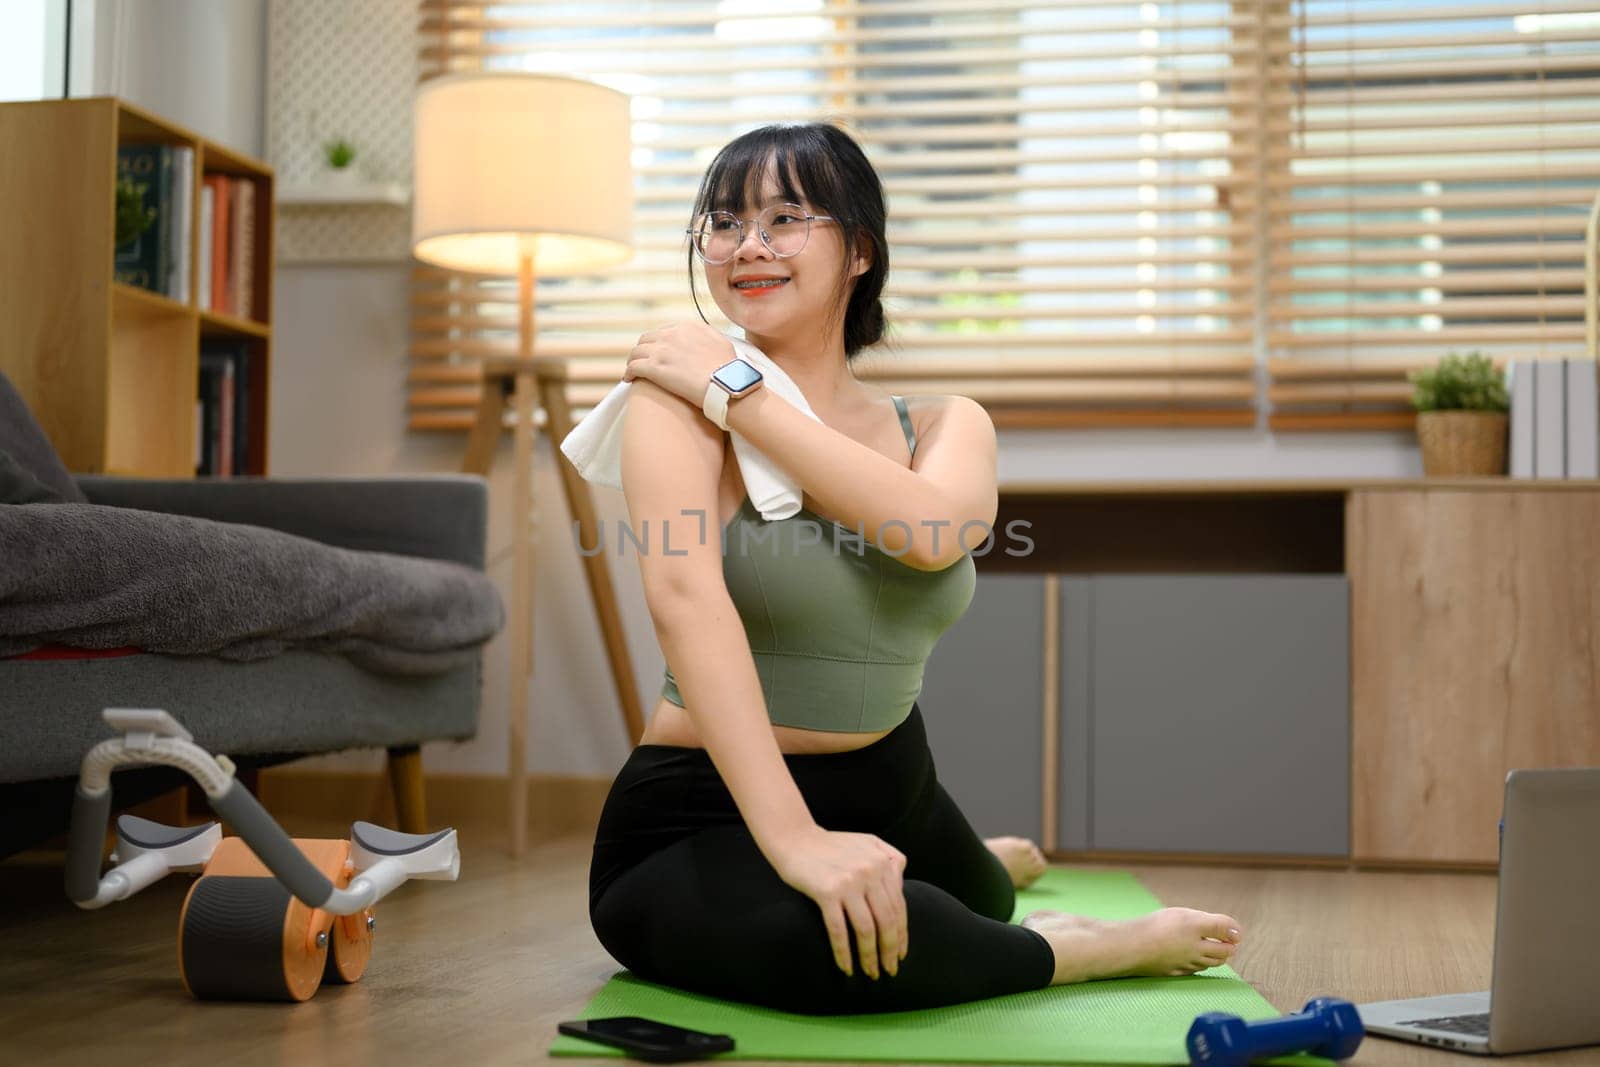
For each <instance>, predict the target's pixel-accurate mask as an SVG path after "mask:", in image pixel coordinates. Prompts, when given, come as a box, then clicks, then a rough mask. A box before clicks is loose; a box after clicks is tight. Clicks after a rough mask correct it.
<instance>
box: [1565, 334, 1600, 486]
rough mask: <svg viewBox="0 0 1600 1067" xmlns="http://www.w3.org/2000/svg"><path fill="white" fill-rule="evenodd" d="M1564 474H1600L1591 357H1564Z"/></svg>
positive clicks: (1599, 394) (1599, 402)
mask: <svg viewBox="0 0 1600 1067" xmlns="http://www.w3.org/2000/svg"><path fill="white" fill-rule="evenodd" d="M1565 362H1566V368H1567V376H1566V386H1567V411H1566V416H1567V419H1566V422H1567V477H1568V478H1600V383H1597V380H1596V378H1597V375H1596V370H1597V368H1596V365H1595V360H1594V357H1592V356H1591V357H1589V358H1588V359H1569V360H1566V361H1565Z"/></svg>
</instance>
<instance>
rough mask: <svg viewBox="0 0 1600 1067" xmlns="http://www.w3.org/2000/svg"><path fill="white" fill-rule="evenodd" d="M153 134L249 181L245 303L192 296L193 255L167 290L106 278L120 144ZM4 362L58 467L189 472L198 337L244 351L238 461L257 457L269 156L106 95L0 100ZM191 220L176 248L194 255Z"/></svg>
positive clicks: (195, 197)
mask: <svg viewBox="0 0 1600 1067" xmlns="http://www.w3.org/2000/svg"><path fill="white" fill-rule="evenodd" d="M134 143H157V144H170V145H178V146H187V147H189V148H191V149H193V151H194V163H195V166H194V181H193V182H192V183H190V187H189V188H188V189H186V190H183V191H182V194H181V195H184V196H187V197H189V198H190V201H191V207H192V210H191V212H190V217H191V218H192V219H195V220H198V218H199V201H200V189H201V185H202V179H203V178H204V176H205V175H210V174H224V175H228V176H230V177H232V178H235V179H242V180H245V181H248V182H250V183H252V185H253V186H254V190H253V192H254V203H255V208H254V210H255V226H254V232H255V241H254V249H253V258H252V261H251V276H252V279H253V287H252V294H253V299H252V311H253V315H252V317H251V318H249V319H241V318H237V317H235V316H232V315H224V314H221V313H218V312H213V311H201V310H199V302H198V300H197V299H196V297H197V294H198V291H199V279H198V275H199V271H198V270H195V269H191V270H190V271H189V279H190V282H189V286H188V292H187V293H186V294H185V295H184V297H183V298H182V299H174V298H172V297H168V296H165V295H162V294H160V293H156V292H151V291H148V290H145V289H141V288H138V287H135V286H131V285H124V284H121V283H118V282H116V281H114V280H113V265H112V260H113V251H114V243H115V214H116V212H115V207H116V194H115V188H116V177H117V149H118V146H119V145H125V144H134ZM0 145H3V146H4V147H3V149H0V204H4V205H5V209H6V213H7V216H6V217H7V225H6V227H5V233H6V236H5V240H4V241H0V370H4V371H5V373H6V375H7V376H8V377H9V378H10V379H11V381H12V383H13V384H14V385H15V386H16V387H17V389H18V391H19V392H21V394H22V396H23V398H24V399H25V400H26V401H27V402H28V406H29V408H31V409H32V411H33V413H34V415H35V417H36V418H38V420H39V423H40V425H41V426H43V428H44V431H45V433H46V434H47V435H48V436H49V437H50V440H51V442H52V443H53V444H54V445H55V448H56V450H57V452H59V453H60V455H61V459H62V461H63V462H64V463H65V464H66V466H67V467H68V469H69V470H73V471H79V472H89V473H111V474H134V475H150V476H161V477H188V476H191V475H192V474H193V473H194V470H195V438H196V431H197V427H196V396H197V392H198V378H199V351H200V347H201V344H202V341H203V339H206V338H210V337H216V338H226V339H230V340H234V341H237V342H239V343H240V344H242V345H243V346H244V348H245V350H246V351H247V352H248V360H247V366H248V373H249V375H250V382H249V388H248V389H247V390H245V392H246V393H247V394H248V395H249V397H250V398H251V410H250V411H249V412H248V413H247V416H248V417H247V420H246V423H245V425H246V426H248V427H249V428H250V440H249V442H248V445H247V447H246V452H247V454H248V455H249V456H250V457H251V463H250V467H249V469H247V470H246V471H243V472H242V473H250V474H264V473H266V454H267V434H266V427H267V416H268V412H267V402H268V396H267V392H268V382H269V381H270V380H271V370H270V359H271V338H272V327H271V306H272V303H271V289H272V217H273V215H272V202H273V194H272V171H271V169H270V168H268V167H267V166H266V165H265V164H262V163H260V162H258V161H256V160H253V159H249V158H247V157H245V156H242V155H240V154H238V153H236V152H233V151H230V150H229V149H227V148H224V147H223V146H222V145H219V144H216V143H214V142H211V141H208V140H206V139H205V138H203V137H200V136H198V135H196V134H194V133H191V132H189V131H188V130H185V129H183V128H182V127H180V126H177V125H175V124H173V123H169V122H166V121H164V120H162V119H160V118H158V117H156V116H154V115H151V114H149V113H148V112H145V111H142V110H140V109H138V108H136V107H133V106H132V105H130V104H128V103H126V102H123V101H121V100H117V99H114V98H110V97H97V98H86V99H75V100H40V101H26V102H21V103H7V104H0ZM199 230H200V227H199V225H198V224H196V225H193V226H191V228H190V241H189V246H188V257H189V262H190V264H198V262H199V247H200V233H199Z"/></svg>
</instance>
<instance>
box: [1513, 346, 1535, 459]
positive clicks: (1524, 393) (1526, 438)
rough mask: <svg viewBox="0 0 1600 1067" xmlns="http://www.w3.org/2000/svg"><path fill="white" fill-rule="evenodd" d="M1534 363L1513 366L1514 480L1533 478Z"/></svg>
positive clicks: (1520, 361) (1526, 362) (1528, 362)
mask: <svg viewBox="0 0 1600 1067" xmlns="http://www.w3.org/2000/svg"><path fill="white" fill-rule="evenodd" d="M1535 421H1536V420H1535V408H1534V371H1533V360H1531V359H1519V360H1517V361H1516V362H1514V363H1512V364H1511V477H1513V478H1532V477H1533V442H1534V423H1535Z"/></svg>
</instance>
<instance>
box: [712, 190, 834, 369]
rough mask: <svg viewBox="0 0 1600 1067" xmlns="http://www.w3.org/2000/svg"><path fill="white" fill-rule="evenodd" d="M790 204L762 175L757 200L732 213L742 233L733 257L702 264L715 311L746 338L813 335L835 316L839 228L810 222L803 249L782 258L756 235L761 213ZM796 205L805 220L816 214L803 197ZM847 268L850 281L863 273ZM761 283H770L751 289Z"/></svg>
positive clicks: (822, 222) (824, 223)
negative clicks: (812, 333) (756, 218)
mask: <svg viewBox="0 0 1600 1067" xmlns="http://www.w3.org/2000/svg"><path fill="white" fill-rule="evenodd" d="M790 202H794V201H790V200H789V198H787V197H785V196H784V195H783V193H782V192H781V191H780V190H779V187H778V183H777V182H776V180H774V179H773V177H772V176H771V175H770V174H769V175H767V176H766V177H765V178H764V179H763V181H762V185H761V195H760V198H759V199H758V201H757V202H756V203H753V204H744V205H742V207H740V208H739V209H738V210H735V211H734V214H736V215H738V216H739V218H740V219H742V220H744V231H745V232H744V241H743V242H742V243H741V244H740V245H739V247H738V248H737V249H736V250H735V252H734V254H733V258H731V259H729V260H727V261H726V262H723V263H705V264H704V267H705V272H706V284H707V286H709V288H710V289H711V295H712V297H713V299H715V300H716V302H717V307H719V308H721V309H722V313H723V314H724V315H726V316H727V317H728V319H729V320H730V321H732V322H733V323H735V324H736V325H738V326H741V327H743V328H744V330H745V333H746V334H747V335H750V336H766V337H788V336H794V335H796V334H799V333H803V332H804V331H807V330H810V331H813V332H814V331H816V330H817V329H819V327H821V326H822V324H824V323H826V322H827V321H828V320H829V316H830V315H831V314H837V312H836V311H835V306H836V304H835V302H836V301H837V300H839V299H840V297H839V288H840V280H841V279H840V273H841V271H840V255H841V251H842V245H841V241H842V240H843V238H842V236H841V234H840V232H839V226H838V223H836V222H831V221H823V220H821V219H816V220H813V221H812V223H811V231H810V235H809V237H808V238H807V239H806V243H805V247H804V248H802V249H801V250H800V251H799V252H798V253H797V254H795V255H792V256H786V257H782V258H780V257H778V256H776V255H774V254H773V252H772V250H771V249H770V248H768V247H767V246H766V245H765V244H764V243H762V240H761V236H760V234H759V233H758V232H757V226H756V223H755V221H754V220H755V217H756V215H757V214H758V213H760V211H761V210H762V209H763V208H765V207H767V206H769V205H772V204H783V203H790ZM798 203H799V205H800V207H801V208H802V209H803V211H804V212H805V213H806V214H808V215H815V214H818V213H819V212H818V211H817V210H816V208H815V207H814V206H813V205H811V204H810V203H808V202H807V201H806V200H805V199H804V198H802V199H801V200H799V201H798ZM851 269H852V271H853V273H852V275H851V277H854V276H855V275H858V274H860V273H862V271H864V270H866V264H858V266H853V267H852V268H851ZM762 281H767V282H770V283H771V284H767V285H752V283H756V282H762ZM741 283H743V284H741ZM846 296H848V294H846Z"/></svg>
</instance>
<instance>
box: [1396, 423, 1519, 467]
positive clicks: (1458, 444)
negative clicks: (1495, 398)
mask: <svg viewBox="0 0 1600 1067" xmlns="http://www.w3.org/2000/svg"><path fill="white" fill-rule="evenodd" d="M1508 422H1509V419H1508V417H1507V416H1506V414H1505V412H1503V411H1423V412H1420V413H1418V415H1417V441H1418V442H1419V443H1420V444H1421V445H1422V471H1423V473H1424V474H1426V475H1427V476H1428V477H1430V478H1450V477H1459V476H1462V475H1468V476H1475V475H1491V476H1492V475H1496V474H1504V473H1505V472H1506V427H1507V424H1508Z"/></svg>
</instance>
